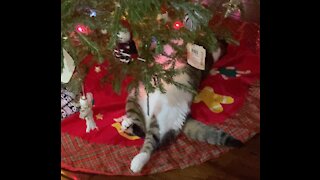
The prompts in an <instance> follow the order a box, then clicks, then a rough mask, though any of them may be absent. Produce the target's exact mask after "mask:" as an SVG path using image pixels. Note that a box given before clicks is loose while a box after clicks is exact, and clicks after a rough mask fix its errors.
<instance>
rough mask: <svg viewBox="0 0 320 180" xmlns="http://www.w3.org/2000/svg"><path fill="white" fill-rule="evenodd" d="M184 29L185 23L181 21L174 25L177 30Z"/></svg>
mask: <svg viewBox="0 0 320 180" xmlns="http://www.w3.org/2000/svg"><path fill="white" fill-rule="evenodd" d="M182 27H183V23H182V22H181V21H176V22H174V23H173V28H174V29H175V30H179V29H180V28H182Z"/></svg>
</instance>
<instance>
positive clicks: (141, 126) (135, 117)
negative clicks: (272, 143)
mask: <svg viewBox="0 0 320 180" xmlns="http://www.w3.org/2000/svg"><path fill="white" fill-rule="evenodd" d="M225 50H226V43H220V46H219V48H218V49H217V50H216V51H215V52H213V53H206V64H205V70H204V71H201V70H198V69H196V68H194V67H192V66H190V65H189V64H187V63H180V64H177V66H176V68H187V73H182V74H179V75H177V76H175V77H174V80H175V81H177V82H179V83H183V84H185V85H188V84H189V85H192V86H193V87H194V88H195V89H197V88H198V86H199V84H200V82H201V80H202V79H203V78H204V77H206V75H207V74H208V72H209V71H210V69H211V67H212V65H213V63H214V62H216V61H217V60H218V59H219V58H220V57H221V56H222V55H223V54H224V52H225ZM163 85H164V87H165V89H166V93H165V94H163V93H161V92H160V91H159V90H156V91H155V92H153V93H149V109H147V101H148V100H147V94H146V91H145V88H144V87H143V85H142V84H141V85H140V87H139V94H138V96H135V95H134V94H135V93H134V91H132V92H130V93H129V96H128V98H127V103H126V116H127V118H126V120H125V121H123V122H122V128H124V129H127V130H130V131H131V132H132V133H133V134H134V135H137V136H140V137H143V138H144V143H143V146H142V148H141V150H140V153H139V154H137V155H136V156H135V157H134V158H133V160H132V161H131V165H130V169H131V170H132V172H134V173H137V172H140V171H141V170H142V168H143V167H144V165H145V164H146V163H147V162H148V161H149V159H150V156H151V154H152V153H153V152H154V151H155V150H156V149H157V148H158V147H160V146H163V145H164V144H166V143H168V142H170V141H171V140H172V139H174V138H175V137H176V136H177V135H178V134H179V133H180V132H181V131H182V132H183V133H185V135H186V136H187V137H189V138H191V139H194V140H198V141H203V142H207V143H209V144H216V145H227V146H232V147H239V146H241V145H242V142H241V141H239V140H237V139H235V138H233V137H232V136H230V135H229V134H227V133H225V132H223V131H222V130H219V129H216V128H214V127H210V126H207V125H205V124H203V123H201V122H199V121H196V120H194V119H192V118H191V117H190V116H189V113H190V106H191V104H192V101H193V98H194V95H193V94H192V93H190V92H187V91H184V90H180V89H178V88H177V87H176V86H174V85H170V84H166V83H164V82H163Z"/></svg>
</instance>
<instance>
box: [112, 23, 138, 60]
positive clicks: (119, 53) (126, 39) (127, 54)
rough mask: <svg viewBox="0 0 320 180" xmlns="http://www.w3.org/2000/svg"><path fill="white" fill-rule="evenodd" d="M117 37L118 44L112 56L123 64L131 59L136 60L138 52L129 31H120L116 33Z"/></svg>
mask: <svg viewBox="0 0 320 180" xmlns="http://www.w3.org/2000/svg"><path fill="white" fill-rule="evenodd" d="M117 37H118V44H117V48H116V49H115V50H114V56H115V57H116V58H118V59H119V60H120V61H121V62H124V63H129V62H130V61H132V60H133V59H137V58H138V51H137V48H136V45H135V42H134V41H133V39H132V38H131V34H130V32H129V30H128V29H126V28H124V29H122V30H121V31H120V32H118V34H117Z"/></svg>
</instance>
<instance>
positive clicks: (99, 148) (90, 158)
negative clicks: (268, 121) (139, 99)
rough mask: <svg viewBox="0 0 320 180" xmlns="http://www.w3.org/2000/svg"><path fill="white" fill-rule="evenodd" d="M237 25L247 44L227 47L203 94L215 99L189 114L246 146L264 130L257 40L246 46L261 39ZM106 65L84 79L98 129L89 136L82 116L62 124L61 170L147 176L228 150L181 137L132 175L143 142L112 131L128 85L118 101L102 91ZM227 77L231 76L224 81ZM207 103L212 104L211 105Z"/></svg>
mask: <svg viewBox="0 0 320 180" xmlns="http://www.w3.org/2000/svg"><path fill="white" fill-rule="evenodd" d="M238 25H239V26H236V27H238V28H242V30H243V31H245V33H241V34H242V36H241V37H239V38H240V43H241V42H243V43H241V45H240V46H238V47H234V46H230V47H229V48H228V54H227V55H226V56H224V57H223V59H221V60H220V61H218V63H217V64H216V65H215V66H214V68H216V69H218V70H220V73H218V74H215V75H210V76H209V77H208V78H206V79H205V80H204V81H203V82H202V84H201V87H200V89H199V91H200V92H204V93H205V91H206V89H208V88H212V89H213V90H214V92H215V93H216V95H213V94H212V92H211V93H209V95H208V96H207V97H209V98H200V99H201V101H200V102H198V103H194V104H193V105H192V107H191V110H192V116H193V117H194V118H195V119H197V120H199V121H202V122H204V123H206V124H211V125H214V126H218V127H219V128H222V129H224V130H225V131H226V132H228V133H230V134H231V135H233V136H234V137H236V138H238V139H240V140H242V141H244V142H245V141H247V140H248V139H249V138H251V137H252V136H253V135H255V134H256V133H258V132H259V128H260V105H259V103H260V87H259V85H252V83H253V82H257V81H258V80H259V75H260V55H259V52H257V51H256V49H255V48H252V47H253V46H255V45H256V44H255V43H251V44H250V43H249V42H255V41H248V38H249V39H250V38H257V36H254V35H253V33H251V34H250V33H247V31H249V32H250V31H252V30H253V29H254V28H256V30H257V28H258V27H256V26H255V25H252V24H244V25H243V24H238ZM233 26H234V24H233ZM246 27H247V28H246ZM248 35H250V36H248ZM90 58H91V57H88V59H87V60H90ZM124 65H125V64H124ZM104 66H106V64H102V65H99V66H98V65H96V66H93V68H92V69H91V70H90V72H89V74H88V76H87V79H86V80H85V91H86V92H92V93H93V96H94V100H95V106H94V107H93V111H94V118H95V121H96V124H97V126H98V128H99V130H94V131H92V132H90V133H86V132H85V129H86V127H85V121H84V120H81V119H79V117H78V116H79V113H76V114H73V115H71V116H69V117H67V118H65V119H64V120H63V121H62V123H61V131H62V139H61V142H62V145H61V165H62V168H65V169H68V170H73V171H82V172H89V173H97V174H105V175H144V174H152V173H158V172H164V171H167V170H171V169H176V168H185V167H188V166H191V165H195V164H200V163H202V162H205V161H207V160H209V159H212V158H216V157H218V156H220V155H221V154H222V153H224V152H227V151H228V150H229V148H226V147H217V146H213V145H208V144H206V143H200V142H195V141H191V140H189V139H187V138H186V137H185V136H184V135H180V136H179V137H178V138H177V140H176V141H175V142H173V143H172V144H171V145H169V146H166V147H162V148H160V149H159V150H158V151H156V152H155V153H154V154H153V155H152V157H151V159H150V162H149V163H148V164H147V165H146V166H145V167H144V169H143V170H142V172H141V173H139V174H132V173H131V171H130V167H129V166H130V161H131V160H132V158H133V157H134V156H135V155H136V154H138V152H139V149H140V146H141V145H142V143H143V140H142V139H136V140H132V139H127V138H125V137H123V136H121V135H120V134H119V133H118V131H117V130H116V128H114V127H113V126H112V124H113V123H115V122H114V120H113V119H114V118H117V117H120V116H122V115H124V113H125V99H126V97H127V92H125V89H126V88H125V86H126V84H127V82H124V84H123V88H122V89H123V91H122V93H121V95H120V96H119V95H117V94H115V93H114V92H113V91H112V89H111V86H110V85H106V86H101V85H100V83H99V79H100V78H101V77H102V76H103V74H104V73H106V72H105V70H104ZM230 66H232V67H234V68H236V70H238V71H240V73H241V72H245V71H246V70H250V73H248V74H242V75H241V76H240V77H235V73H234V72H235V71H233V70H232V68H231V69H230ZM96 68H100V69H101V71H97V70H96ZM226 68H227V69H226ZM224 76H229V77H227V79H225V77H224ZM250 87H251V90H250V91H249V89H250ZM248 92H249V93H248ZM217 94H218V96H219V95H222V96H227V97H228V98H229V100H230V99H232V101H230V102H229V103H227V104H225V103H221V102H220V101H218V99H217V97H218V96H217ZM208 99H211V100H210V101H209V102H207V100H208ZM208 103H209V104H210V103H216V104H215V105H217V104H220V108H218V109H214V108H210V107H209V106H210V105H208ZM218 106H219V105H218Z"/></svg>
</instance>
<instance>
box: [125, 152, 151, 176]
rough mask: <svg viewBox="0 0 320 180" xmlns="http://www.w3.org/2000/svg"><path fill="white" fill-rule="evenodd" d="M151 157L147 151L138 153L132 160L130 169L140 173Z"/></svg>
mask: <svg viewBox="0 0 320 180" xmlns="http://www.w3.org/2000/svg"><path fill="white" fill-rule="evenodd" d="M149 159H150V155H149V154H148V153H146V152H142V153H139V154H137V155H136V156H135V157H134V158H133V159H132V161H131V165H130V169H131V171H132V172H134V173H138V172H140V171H141V169H142V168H143V166H144V165H145V164H147V162H148V161H149Z"/></svg>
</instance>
